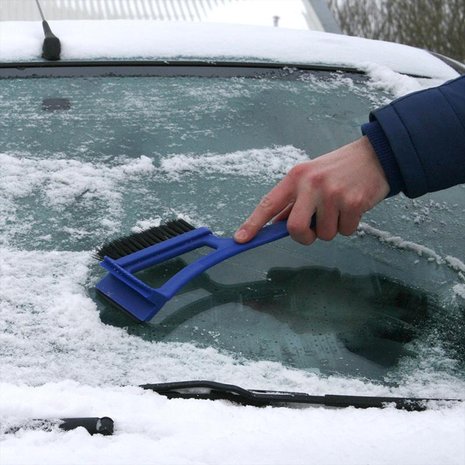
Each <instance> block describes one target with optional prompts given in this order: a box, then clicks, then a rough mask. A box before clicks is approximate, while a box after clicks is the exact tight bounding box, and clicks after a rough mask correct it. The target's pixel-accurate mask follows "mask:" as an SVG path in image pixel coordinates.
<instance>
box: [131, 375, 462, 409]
mask: <svg viewBox="0 0 465 465" xmlns="http://www.w3.org/2000/svg"><path fill="white" fill-rule="evenodd" d="M140 387H141V388H143V389H147V390H151V391H154V392H156V393H158V394H161V395H163V396H166V397H168V398H169V399H206V400H218V399H221V400H228V401H231V402H235V403H238V404H241V405H251V406H255V407H265V406H275V407H290V406H304V405H322V406H325V407H339V408H345V407H356V408H373V407H374V408H383V407H386V406H389V405H393V406H394V407H395V408H397V409H402V410H409V411H423V410H426V409H427V408H428V403H430V402H441V403H443V402H447V403H450V402H463V401H464V400H465V399H431V398H415V397H378V396H346V395H335V394H326V395H323V396H312V395H310V394H305V393H301V392H286V391H264V390H255V389H244V388H241V387H239V386H236V385H234V384H224V383H217V382H215V381H179V382H173V383H157V384H142V385H141V386H140Z"/></svg>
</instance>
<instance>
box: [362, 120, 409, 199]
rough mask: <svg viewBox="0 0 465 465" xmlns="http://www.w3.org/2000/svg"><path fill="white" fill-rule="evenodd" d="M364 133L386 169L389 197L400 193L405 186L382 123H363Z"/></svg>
mask: <svg viewBox="0 0 465 465" xmlns="http://www.w3.org/2000/svg"><path fill="white" fill-rule="evenodd" d="M362 134H363V135H364V136H367V137H368V140H369V141H370V143H371V145H372V147H373V149H374V151H375V152H376V155H377V157H378V160H379V162H380V164H381V167H382V168H383V170H384V174H385V175H386V178H387V181H388V183H389V187H390V191H389V194H388V195H387V197H392V196H393V195H396V194H398V193H399V192H400V191H402V190H403V189H404V187H405V185H404V180H403V178H402V174H401V172H400V168H399V165H398V163H397V160H396V158H395V156H394V152H393V151H392V149H391V146H390V145H389V141H388V139H387V137H386V136H385V134H384V132H383V130H382V129H381V125H380V124H379V123H378V121H372V122H370V123H365V124H364V125H362Z"/></svg>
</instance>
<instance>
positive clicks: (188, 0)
mask: <svg viewBox="0 0 465 465" xmlns="http://www.w3.org/2000/svg"><path fill="white" fill-rule="evenodd" d="M39 1H40V4H41V5H42V10H43V12H44V14H45V17H46V18H47V20H50V21H53V20H63V19H140V20H144V19H151V20H159V21H193V22H220V23H236V24H237V23H239V24H250V25H260V26H278V27H286V28H292V29H311V30H316V31H327V32H340V30H339V28H338V26H337V24H336V21H335V20H334V17H333V16H332V14H331V12H330V10H329V8H328V6H327V4H326V1H325V0H39ZM36 20H37V21H39V20H40V15H39V11H38V8H37V4H36V0H0V21H36Z"/></svg>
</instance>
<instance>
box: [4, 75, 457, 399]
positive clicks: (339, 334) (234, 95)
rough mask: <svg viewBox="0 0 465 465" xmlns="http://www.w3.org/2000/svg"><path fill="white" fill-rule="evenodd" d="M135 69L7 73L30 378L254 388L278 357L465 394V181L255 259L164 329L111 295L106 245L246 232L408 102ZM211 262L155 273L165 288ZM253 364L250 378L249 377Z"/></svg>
mask: <svg viewBox="0 0 465 465" xmlns="http://www.w3.org/2000/svg"><path fill="white" fill-rule="evenodd" d="M115 69H116V68H115ZM129 74H130V73H129ZM134 74H135V75H133V76H131V75H124V76H122V75H121V76H120V75H118V72H117V71H113V72H112V73H108V75H102V76H97V75H94V76H89V75H88V76H75V77H72V76H71V77H66V78H65V77H54V76H48V77H46V78H45V77H43V78H34V77H27V78H20V77H14V78H13V77H10V78H8V79H1V80H0V88H1V93H0V111H1V114H2V118H1V119H0V163H1V168H0V169H1V171H0V172H1V187H0V188H1V191H2V202H1V205H0V212H1V213H0V222H1V229H0V241H1V247H2V263H3V265H2V268H3V269H2V293H3V296H4V297H3V301H4V303H3V304H2V309H1V312H2V319H1V321H2V323H1V324H2V325H3V328H2V331H1V332H0V335H1V336H0V337H2V338H3V339H5V340H7V342H8V343H5V344H2V346H1V347H2V348H1V349H0V350H1V351H2V352H3V355H2V357H4V359H5V360H7V364H8V365H9V370H11V373H12V377H13V379H15V380H18V381H26V380H27V379H30V378H31V377H32V378H34V379H36V380H37V381H38V382H48V381H50V380H56V379H62V378H63V377H65V378H70V379H78V380H80V381H83V382H90V383H101V382H106V381H112V382H117V383H123V384H124V383H128V382H134V381H136V382H145V381H147V376H149V374H150V380H152V381H154V380H155V379H154V377H155V376H154V373H156V376H157V379H158V380H160V381H166V380H174V379H178V380H179V379H198V378H199V377H200V378H209V379H217V380H223V381H224V380H225V379H224V378H227V380H228V381H231V382H232V381H236V382H237V383H241V382H242V383H245V384H246V385H247V384H249V383H247V379H250V378H248V376H249V375H246V374H245V373H251V372H252V371H253V372H254V373H255V374H257V373H261V372H262V371H263V370H265V366H266V367H268V368H269V367H270V366H273V367H275V374H274V375H272V380H271V381H270V383H271V384H272V385H273V386H274V387H276V388H280V387H281V386H280V375H279V373H281V372H280V370H283V369H286V370H288V369H291V370H296V371H295V373H296V376H309V375H314V374H317V375H320V376H325V377H326V376H335V377H342V378H355V379H356V380H368V381H370V382H377V383H379V382H381V383H384V384H389V385H393V386H394V385H403V384H405V383H408V382H411V381H412V379H414V380H415V382H418V383H419V384H421V383H426V384H428V383H433V382H435V381H437V380H438V379H440V380H441V381H442V382H443V383H444V384H445V385H450V386H455V385H457V383H459V384H460V383H461V385H463V383H464V382H465V377H464V375H463V372H464V371H463V368H464V364H465V344H464V334H465V331H464V327H463V321H464V312H465V303H464V302H465V265H464V262H465V254H464V250H465V249H464V247H463V245H464V244H463V226H464V225H463V215H464V212H465V200H464V198H465V196H464V186H459V187H456V188H454V189H450V190H448V191H445V192H440V193H436V194H431V195H427V196H425V197H423V198H421V199H417V200H413V201H412V200H409V199H407V198H405V197H403V196H397V197H396V198H393V199H388V200H386V201H385V202H383V203H382V204H381V205H379V206H378V207H376V208H375V209H374V210H373V211H372V212H370V213H369V214H367V215H366V216H365V217H364V219H363V223H362V225H361V226H360V228H359V230H358V232H357V234H355V235H354V236H352V237H349V238H347V237H338V238H337V239H336V240H335V241H333V242H331V243H325V242H321V241H318V242H317V243H315V244H314V245H312V246H311V247H303V246H300V245H298V244H296V243H294V242H293V241H291V240H290V239H283V240H280V241H278V242H274V243H272V244H269V245H267V246H263V247H260V248H258V249H255V250H252V251H249V252H247V253H244V254H240V255H238V256H236V257H234V258H232V259H230V260H227V261H226V262H224V263H222V264H220V265H217V266H215V267H214V268H212V269H211V270H209V272H208V273H205V274H203V275H201V276H199V277H198V278H196V279H194V280H193V281H192V282H191V283H190V284H189V285H187V286H186V287H185V288H184V289H183V290H182V291H181V292H180V293H179V294H178V295H176V296H175V297H174V298H173V299H172V300H171V301H169V302H168V303H167V304H166V305H165V307H164V308H163V309H162V310H161V311H160V313H159V314H158V315H157V316H156V317H155V318H154V319H153V320H152V321H150V322H148V323H146V324H141V323H137V322H135V321H134V320H132V319H131V318H130V317H128V316H127V315H126V314H124V313H123V312H121V311H120V310H118V309H116V308H115V307H113V306H112V305H111V304H109V303H108V302H106V301H103V300H101V299H100V298H99V297H98V296H97V295H96V293H95V290H94V286H95V284H96V282H97V281H98V280H99V279H100V278H101V277H102V276H103V275H104V271H103V270H102V268H101V267H99V265H98V262H97V261H96V260H94V259H93V257H92V253H93V251H94V250H95V249H96V247H98V246H100V245H102V243H103V242H105V241H106V240H108V239H113V238H116V237H118V236H123V235H127V234H128V233H131V232H135V231H140V230H143V229H144V228H147V227H149V226H154V225H158V224H160V223H164V222H166V221H168V220H171V219H173V218H177V217H182V218H184V219H186V220H188V221H189V222H190V223H192V224H194V225H195V226H208V227H209V228H210V229H211V230H212V231H214V232H215V233H216V234H218V235H224V236H230V235H232V234H233V232H234V230H235V228H236V227H237V226H238V225H239V224H240V223H241V222H242V221H243V220H244V218H245V217H246V215H247V214H249V213H250V212H251V210H252V209H253V208H254V206H255V204H256V202H257V201H258V199H259V198H260V197H261V196H263V195H264V194H265V193H266V192H268V190H269V189H270V188H271V187H273V185H274V184H275V183H276V182H277V181H278V180H279V179H280V178H281V177H282V176H283V175H284V174H285V173H286V172H287V170H288V169H289V168H290V167H291V166H293V165H294V164H296V163H298V162H301V161H305V160H307V159H309V158H314V157H317V156H319V155H321V154H323V153H325V152H328V151H329V150H332V149H335V148H336V147H338V146H340V145H342V144H344V143H347V142H349V141H351V140H353V139H355V138H357V137H358V136H359V134H360V125H361V124H362V123H363V122H365V121H366V118H367V114H368V112H369V110H370V109H372V108H374V107H376V106H379V105H382V104H384V103H386V102H388V101H389V100H390V99H391V98H392V96H391V95H390V94H389V93H388V92H387V91H386V90H383V88H380V86H379V85H375V84H374V83H373V82H371V81H370V80H369V79H368V77H366V76H365V75H362V74H355V73H348V72H329V71H316V70H315V71H297V70H294V69H289V70H284V71H280V72H276V73H272V74H271V75H270V74H266V73H262V74H260V73H258V74H256V75H254V76H240V75H239V76H221V75H215V74H216V72H212V75H211V76H206V75H205V76H200V75H197V76H195V75H189V72H186V71H184V72H183V73H177V75H175V74H176V73H174V74H173V75H171V76H170V75H169V73H167V75H164V76H157V75H144V74H143V73H139V75H136V74H137V73H134ZM181 74H183V75H181ZM204 253H206V252H205V251H204V250H199V251H198V252H192V253H190V254H187V255H184V256H182V257H179V258H177V259H174V260H171V261H170V262H168V263H166V264H164V265H163V266H158V267H154V268H151V269H148V270H145V271H144V272H141V273H139V276H140V277H141V278H142V279H143V280H144V281H145V282H147V283H149V284H150V285H159V284H161V283H163V282H164V281H165V280H166V279H167V278H168V277H169V276H171V275H172V274H173V273H174V272H175V271H176V270H179V269H180V268H182V267H183V266H184V265H185V263H188V262H191V261H192V260H195V259H197V258H198V257H199V256H200V255H202V254H204ZM237 366H242V367H249V368H250V370H251V371H250V372H249V371H244V374H243V379H238V380H236V379H234V376H233V378H231V377H230V376H229V373H234V372H235V371H234V370H235V368H234V367H237ZM268 368H267V370H268ZM268 371H269V370H268ZM256 376H259V375H258V374H257V375H256ZM267 376H268V375H267ZM257 379H258V378H257ZM451 391H452V389H451Z"/></svg>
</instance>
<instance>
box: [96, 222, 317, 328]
mask: <svg viewBox="0 0 465 465" xmlns="http://www.w3.org/2000/svg"><path fill="white" fill-rule="evenodd" d="M314 224H315V217H313V218H312V224H311V227H312V228H313V227H314ZM288 235H289V233H288V231H287V227H286V222H285V221H279V222H277V223H274V224H271V225H268V226H265V227H263V228H262V229H261V230H260V231H259V233H258V234H257V235H256V236H255V237H254V238H253V239H252V240H251V241H249V242H246V243H245V244H238V243H237V242H236V241H235V240H234V239H233V238H229V237H218V236H215V235H214V234H213V233H212V232H211V231H210V229H208V228H205V227H201V228H195V227H194V226H192V225H190V224H189V223H188V222H187V221H184V220H182V219H177V220H174V221H170V222H168V223H166V224H165V225H161V226H156V227H153V228H150V229H147V230H145V231H142V232H138V233H134V234H131V235H129V236H126V237H123V238H120V239H115V240H113V241H111V242H109V243H107V244H104V245H103V246H102V247H101V248H100V249H98V250H97V251H96V253H95V257H96V258H97V259H98V260H101V263H100V266H102V267H103V268H105V270H107V271H108V274H107V275H106V276H104V277H103V278H102V279H101V280H100V281H99V282H98V283H97V285H96V286H95V287H96V289H97V291H98V292H99V293H100V294H101V295H103V296H104V297H105V298H107V299H109V300H110V301H111V302H112V303H113V304H115V305H116V306H118V307H120V308H121V309H123V310H124V311H126V312H127V313H129V315H131V316H133V317H134V318H135V319H136V320H138V321H149V320H150V319H152V318H153V317H154V316H155V315H156V314H157V313H158V312H159V311H160V309H161V308H162V307H163V305H164V304H165V303H166V302H167V301H168V300H170V299H171V298H172V297H173V296H174V295H175V294H176V293H177V292H178V291H179V290H180V289H181V288H182V287H183V286H184V285H185V284H187V283H188V282H189V281H191V280H192V279H193V278H195V277H196V276H198V275H200V274H201V273H203V272H204V271H206V270H207V269H209V268H211V267H213V266H214V265H216V264H218V263H220V262H222V261H224V260H227V259H228V258H230V257H233V256H235V255H237V254H240V253H242V252H245V251H247V250H250V249H253V248H255V247H259V246H261V245H264V244H268V243H269V242H273V241H276V240H278V239H282V238H283V237H286V236H288ZM200 247H210V248H212V249H213V251H212V252H210V253H209V254H208V255H205V256H202V257H201V258H199V259H197V260H196V261H194V262H192V263H190V264H188V265H187V266H185V267H184V268H183V269H182V270H180V271H178V272H177V273H176V274H175V275H174V276H172V277H171V278H170V279H169V280H167V281H166V282H165V283H164V284H163V285H162V286H160V287H158V288H153V287H151V286H149V285H147V284H146V283H144V282H142V281H141V280H140V279H139V278H137V277H136V275H135V273H137V272H139V271H141V270H145V269H147V268H150V267H152V266H154V265H159V264H160V263H163V262H165V261H167V260H170V259H172V258H176V257H178V256H180V255H182V254H184V253H187V252H191V251H193V250H195V249H198V248H200Z"/></svg>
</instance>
